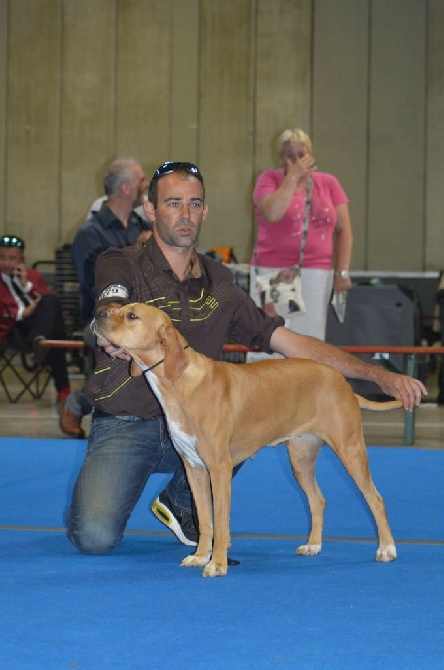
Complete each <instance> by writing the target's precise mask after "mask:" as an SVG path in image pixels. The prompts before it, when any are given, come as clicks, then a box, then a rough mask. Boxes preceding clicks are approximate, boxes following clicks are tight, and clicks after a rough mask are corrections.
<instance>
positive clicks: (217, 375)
mask: <svg viewBox="0 0 444 670" xmlns="http://www.w3.org/2000/svg"><path fill="white" fill-rule="evenodd" d="M95 324H96V325H95V329H96V333H97V334H98V335H101V336H102V337H104V338H105V339H106V340H108V341H109V342H111V343H112V344H114V345H115V346H118V347H122V348H123V349H124V350H125V351H127V352H128V354H129V355H130V356H131V357H132V358H133V362H132V364H131V365H132V374H141V369H142V370H143V371H144V374H145V376H146V379H147V380H148V382H149V384H150V385H151V388H152V390H153V392H154V393H155V394H156V396H157V398H158V400H159V402H160V403H161V405H162V407H163V410H164V412H165V416H166V419H167V422H168V428H169V431H170V435H171V439H172V441H173V443H174V446H175V447H176V449H177V451H178V452H179V454H180V455H181V457H182V459H183V462H184V464H185V468H186V472H187V476H188V481H189V483H190V487H191V490H192V493H193V496H194V500H195V503H196V508H197V515H198V520H199V531H200V536H199V544H198V546H197V549H196V552H195V553H194V554H192V555H190V556H188V557H187V558H185V559H184V560H183V561H182V563H181V565H184V566H195V567H203V566H205V567H204V570H203V574H204V576H206V577H214V576H217V575H225V574H226V572H227V551H228V548H229V547H230V544H231V543H230V530H229V516H230V503H231V478H232V470H233V467H234V466H235V465H237V464H238V463H241V462H242V461H244V460H245V459H246V458H250V457H252V456H253V455H254V454H255V453H256V452H257V451H258V450H259V449H261V448H262V447H264V446H266V445H276V444H279V443H282V442H285V443H286V445H287V449H288V453H289V456H290V461H291V465H292V468H293V472H294V475H295V477H296V479H297V481H298V482H299V484H300V486H301V487H302V489H303V491H304V492H305V494H306V496H307V498H308V503H309V507H310V512H311V517H312V526H311V532H310V536H309V538H308V542H307V544H304V545H302V546H301V547H299V548H298V549H297V550H296V553H297V554H300V555H304V556H308V555H313V554H318V553H319V552H320V550H321V543H322V530H323V521H324V507H325V500H324V498H323V496H322V493H321V491H320V489H319V487H318V484H317V482H316V479H315V462H316V457H317V454H318V451H319V449H320V447H321V445H322V444H323V442H326V443H327V444H329V445H330V446H331V447H332V449H333V450H334V451H335V453H336V454H337V456H338V457H339V458H340V459H341V461H342V463H343V464H344V466H345V467H346V469H347V471H348V473H349V474H350V476H351V477H352V478H353V480H354V481H355V483H356V485H357V486H358V488H359V489H360V490H361V492H362V493H363V495H364V497H365V499H366V501H367V503H368V505H369V507H370V509H371V511H372V513H373V516H374V518H375V522H376V526H377V529H378V535H379V547H378V550H377V552H376V560H377V561H392V560H394V559H395V558H396V548H395V544H394V540H393V537H392V534H391V531H390V528H389V525H388V521H387V517H386V513H385V506H384V502H383V500H382V497H381V496H380V494H379V493H378V491H377V490H376V488H375V486H374V484H373V481H372V479H371V475H370V471H369V465H368V457H367V451H366V447H365V443H364V437H363V434H362V423H361V413H360V410H359V408H360V407H364V408H367V409H392V408H395V407H401V406H402V402H401V401H400V400H395V401H391V402H387V403H374V402H371V401H368V400H365V399H364V398H361V397H360V396H356V395H355V394H354V393H353V391H352V389H351V387H350V385H349V384H348V383H347V381H346V380H345V379H344V377H343V376H342V375H341V374H340V373H339V372H337V371H336V370H334V369H333V368H331V367H329V366H327V365H322V364H321V363H315V362H313V361H309V360H302V359H301V360H299V359H298V360H296V359H282V360H270V361H261V362H258V363H250V364H248V365H236V364H232V363H221V362H218V361H213V360H211V359H209V358H207V357H206V356H203V355H202V354H199V353H197V352H196V351H194V350H193V349H191V347H189V346H188V345H187V343H186V341H185V339H184V338H183V337H182V335H181V334H180V333H179V332H178V331H177V330H176V329H175V328H174V327H173V325H172V323H171V320H170V318H169V317H168V316H167V315H166V314H165V313H164V312H163V311H162V310H160V309H157V308H155V307H149V306H148V305H145V304H142V303H133V304H130V305H125V306H123V307H121V306H116V305H108V306H106V307H103V308H101V309H100V308H99V309H98V310H97V311H96V318H95ZM135 362H136V363H137V365H136V363H135ZM209 406H210V407H211V411H208V407H209ZM213 509H214V545H213Z"/></svg>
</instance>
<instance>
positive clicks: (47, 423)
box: [0, 370, 444, 449]
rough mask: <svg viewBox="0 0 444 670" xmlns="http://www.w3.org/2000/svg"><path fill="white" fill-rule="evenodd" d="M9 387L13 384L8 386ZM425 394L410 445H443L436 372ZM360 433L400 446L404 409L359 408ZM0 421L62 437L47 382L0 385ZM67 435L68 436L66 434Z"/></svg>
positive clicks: (18, 432)
mask: <svg viewBox="0 0 444 670" xmlns="http://www.w3.org/2000/svg"><path fill="white" fill-rule="evenodd" d="M82 384H83V378H82V377H81V376H80V375H78V374H77V375H76V374H75V371H74V370H73V371H72V375H71V386H72V388H77V387H79V386H82ZM12 387H13V388H15V387H14V385H13V386H12ZM427 389H428V391H429V398H428V400H427V402H425V403H424V404H422V405H421V407H419V408H418V409H417V410H416V413H415V441H414V444H413V446H414V447H423V448H425V449H442V448H444V407H443V406H438V405H436V403H434V402H433V400H434V399H435V398H436V396H437V386H436V375H430V376H429V378H428V380H427ZM362 421H363V426H364V435H365V439H366V442H367V444H368V445H372V446H404V445H403V443H404V413H403V411H402V410H394V411H390V412H370V411H367V410H363V411H362ZM89 423H90V421H89V417H85V418H84V420H83V427H84V429H85V430H86V431H87V432H88V429H89ZM0 424H1V431H0V433H1V435H2V436H4V437H5V436H9V435H10V436H14V437H40V438H41V437H48V438H61V437H64V436H63V434H62V433H61V431H60V428H59V424H58V414H57V407H56V404H55V391H54V388H53V386H52V383H50V384H49V386H48V388H47V390H46V391H45V393H44V395H43V397H42V398H41V400H38V401H35V400H33V399H32V398H30V397H29V394H26V395H25V396H23V397H22V398H21V399H20V400H19V402H18V403H16V404H11V403H9V402H8V400H7V398H6V395H5V393H4V391H3V389H2V388H0ZM66 439H70V438H66Z"/></svg>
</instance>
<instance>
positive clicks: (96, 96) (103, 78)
mask: <svg viewBox="0 0 444 670" xmlns="http://www.w3.org/2000/svg"><path fill="white" fill-rule="evenodd" d="M63 8H64V12H63V66H62V68H63V69H62V128H61V173H60V176H61V191H60V217H61V229H62V240H63V241H68V242H70V241H71V240H72V238H73V236H74V233H75V231H76V229H77V227H78V226H79V224H81V223H82V222H83V220H84V218H85V215H86V213H87V211H88V209H89V207H90V205H91V203H92V201H93V200H94V199H95V198H96V197H97V192H99V193H102V192H103V188H102V186H101V181H102V176H103V171H104V168H105V167H106V166H107V165H108V163H109V162H110V161H111V160H112V159H113V158H114V156H115V153H116V142H115V124H116V114H115V105H116V6H115V2H114V0H93V1H92V2H78V0H63Z"/></svg>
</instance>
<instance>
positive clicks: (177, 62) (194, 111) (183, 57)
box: [159, 0, 200, 163]
mask: <svg viewBox="0 0 444 670" xmlns="http://www.w3.org/2000/svg"><path fill="white" fill-rule="evenodd" d="M199 16H200V14H199V0H187V2H183V0H174V2H173V25H172V37H173V45H172V50H171V58H172V71H171V142H170V144H171V146H170V147H169V149H170V154H169V156H170V157H172V158H173V159H175V160H185V161H190V162H191V163H196V162H197V156H198V121H199V73H200V67H199V56H200V50H199V46H200V42H199V37H200V35H199ZM162 160H163V158H162ZM159 162H161V161H159Z"/></svg>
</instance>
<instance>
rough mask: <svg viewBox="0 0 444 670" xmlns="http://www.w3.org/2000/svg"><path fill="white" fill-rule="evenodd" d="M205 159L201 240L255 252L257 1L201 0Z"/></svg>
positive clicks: (201, 138) (202, 143) (201, 160)
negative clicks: (254, 60) (205, 207)
mask: <svg viewBox="0 0 444 670" xmlns="http://www.w3.org/2000/svg"><path fill="white" fill-rule="evenodd" d="M201 8H202V9H201V11H202V18H201V31H200V34H201V75H200V110H199V115H200V120H199V140H198V141H199V164H200V167H201V169H202V172H203V175H204V178H205V182H206V186H207V194H208V198H207V199H208V203H209V208H210V210H209V215H208V218H207V221H206V222H205V225H204V227H203V230H202V235H201V240H200V244H201V246H203V247H205V246H225V245H230V246H233V247H234V249H235V252H236V254H237V255H238V257H239V258H242V259H244V258H245V256H246V254H247V253H249V251H247V250H248V248H249V245H250V239H249V237H248V234H247V232H246V231H248V229H249V228H250V221H251V204H250V202H251V165H252V147H253V141H252V131H253V106H252V101H253V90H252V37H253V34H252V33H253V31H252V26H253V3H252V2H250V1H249V0H241V1H239V0H202V1H201Z"/></svg>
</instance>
